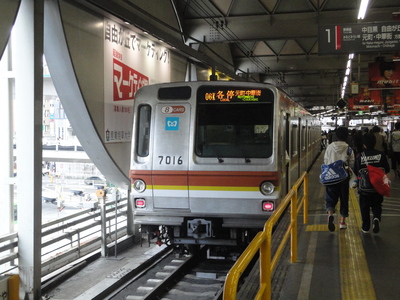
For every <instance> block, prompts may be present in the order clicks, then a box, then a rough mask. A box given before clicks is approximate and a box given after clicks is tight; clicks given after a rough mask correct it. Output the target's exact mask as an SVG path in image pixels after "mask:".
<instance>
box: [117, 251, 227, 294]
mask: <svg viewBox="0 0 400 300" xmlns="http://www.w3.org/2000/svg"><path fill="white" fill-rule="evenodd" d="M206 253H207V249H206V247H203V249H201V250H200V251H197V252H195V253H194V254H187V255H182V254H177V253H176V252H174V251H172V250H171V251H170V252H169V253H168V254H167V255H165V256H164V257H163V258H162V259H160V260H159V261H157V262H155V263H153V264H152V265H151V266H149V267H148V268H146V269H145V270H143V271H142V272H141V274H139V275H137V276H136V277H135V278H132V279H131V280H130V281H129V282H127V283H126V284H125V285H124V286H122V287H121V288H119V289H118V291H114V293H113V295H112V296H111V297H110V298H109V299H113V300H139V299H141V300H142V299H164V300H168V299H170V300H180V299H185V300H186V299H191V300H192V299H193V300H196V299H202V300H208V299H210V300H211V299H213V300H217V299H222V291H223V285H224V282H225V276H226V274H227V273H228V271H229V270H230V268H231V267H232V265H233V263H234V261H233V260H232V259H229V260H225V259H221V258H219V259H207V255H206Z"/></svg>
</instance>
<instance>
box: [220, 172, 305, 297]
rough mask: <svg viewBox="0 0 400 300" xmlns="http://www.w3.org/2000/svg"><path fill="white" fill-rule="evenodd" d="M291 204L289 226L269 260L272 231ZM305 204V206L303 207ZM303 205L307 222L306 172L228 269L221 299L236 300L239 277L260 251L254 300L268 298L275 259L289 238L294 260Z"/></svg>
mask: <svg viewBox="0 0 400 300" xmlns="http://www.w3.org/2000/svg"><path fill="white" fill-rule="evenodd" d="M301 186H303V197H302V199H301V200H300V201H298V192H299V188H300V187H301ZM289 204H290V207H291V209H290V214H291V219H290V226H289V227H288V229H287V231H286V233H285V234H284V237H283V239H282V241H281V243H280V244H279V246H278V248H277V250H276V253H275V255H274V256H273V257H272V259H271V255H272V251H271V247H272V228H273V227H274V225H275V223H276V222H277V221H278V220H279V218H280V217H281V216H282V214H283V213H284V212H285V210H286V208H287V207H288V206H289ZM303 204H304V205H303ZM302 206H303V222H304V224H307V223H308V173H307V172H304V173H303V174H302V176H301V177H300V178H299V179H298V180H297V181H296V183H295V184H294V185H293V187H292V189H291V190H290V191H289V193H288V194H287V195H286V197H285V198H284V200H283V202H282V203H281V205H280V206H279V207H278V209H277V210H276V211H275V212H274V213H273V214H272V216H271V217H270V218H269V219H268V221H267V222H266V223H265V225H264V230H263V231H261V232H259V233H258V234H257V235H256V236H255V238H254V239H253V241H252V242H251V243H250V244H249V246H248V247H247V248H246V250H245V251H244V252H243V253H242V255H241V256H240V257H239V259H238V260H237V261H236V263H235V264H234V265H233V267H232V268H231V270H230V271H229V272H228V275H227V278H226V280H225V286H224V296H223V299H224V300H235V299H236V294H237V286H238V282H239V279H240V277H241V276H242V274H243V272H244V271H245V270H246V268H247V266H248V265H249V264H250V262H251V260H252V259H253V257H254V256H255V255H256V254H257V252H258V251H260V259H259V261H260V288H259V290H258V293H257V295H256V297H255V299H262V300H267V299H268V300H269V299H271V279H272V273H273V271H274V269H275V267H276V265H277V263H278V260H279V258H280V256H281V254H282V252H283V249H284V248H285V245H286V242H287V240H288V238H289V236H290V237H291V259H290V261H291V262H292V263H294V262H296V260H297V217H298V214H299V211H300V209H301V207H302Z"/></svg>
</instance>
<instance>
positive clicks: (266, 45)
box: [77, 0, 400, 110]
mask: <svg viewBox="0 0 400 300" xmlns="http://www.w3.org/2000/svg"><path fill="white" fill-rule="evenodd" d="M77 2H80V3H82V4H84V5H86V6H88V5H89V6H90V5H92V6H95V7H97V8H101V9H104V10H105V11H107V12H108V13H109V14H111V15H114V16H117V17H118V18H120V19H122V20H124V21H127V22H129V23H130V24H132V25H134V26H136V27H137V28H140V29H142V30H144V31H148V32H149V33H150V34H152V35H154V36H155V37H156V38H157V39H161V40H163V41H164V42H166V43H168V44H170V45H173V46H175V47H176V49H177V50H179V51H181V52H182V53H184V54H185V55H187V56H188V57H189V58H191V59H193V61H198V62H201V63H204V64H205V65H210V66H212V65H214V66H215V67H216V69H217V70H220V71H222V72H224V73H226V74H228V75H230V76H231V77H232V78H234V79H236V80H239V79H241V78H242V79H245V80H251V81H257V82H271V83H274V84H276V85H278V86H279V87H281V88H283V89H284V90H285V91H286V92H287V93H289V94H290V95H291V96H292V98H293V99H294V100H295V101H297V102H300V103H301V104H302V105H303V106H305V107H307V108H309V109H314V110H324V109H326V108H327V107H329V106H332V105H335V104H336V103H337V101H338V100H339V98H340V90H341V84H342V81H343V77H344V72H345V68H346V63H347V60H348V54H340V55H339V54H335V55H320V54H319V51H318V26H319V25H332V24H334V25H340V24H348V23H351V24H353V23H354V24H355V23H357V22H361V21H357V15H358V8H359V4H360V1H359V0H170V1H167V0H163V1H154V0H153V1H141V0H135V1H133V0H89V1H83V0H80V1H77ZM399 11H400V0H370V5H369V9H368V12H367V14H366V17H365V19H364V20H363V21H362V22H382V21H392V18H393V17H392V14H393V13H395V12H399ZM189 48H190V49H189ZM193 49H194V50H195V51H192V50H193ZM376 57H385V59H386V60H392V59H393V52H383V53H377V52H369V53H362V54H360V55H356V56H355V59H354V60H353V64H352V79H353V80H354V81H356V82H359V83H360V85H367V84H368V73H367V66H368V63H369V62H372V61H374V60H375V58H376ZM347 91H348V94H349V93H350V87H348V89H347ZM345 99H346V97H345Z"/></svg>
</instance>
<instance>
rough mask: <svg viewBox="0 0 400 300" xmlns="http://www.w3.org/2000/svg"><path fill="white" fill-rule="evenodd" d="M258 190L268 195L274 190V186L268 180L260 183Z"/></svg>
mask: <svg viewBox="0 0 400 300" xmlns="http://www.w3.org/2000/svg"><path fill="white" fill-rule="evenodd" d="M260 191H261V193H262V194H263V195H270V194H272V193H273V192H274V191H275V186H274V185H273V184H272V183H271V182H268V181H264V182H263V183H261V186H260Z"/></svg>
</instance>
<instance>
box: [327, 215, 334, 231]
mask: <svg viewBox="0 0 400 300" xmlns="http://www.w3.org/2000/svg"><path fill="white" fill-rule="evenodd" d="M333 220H334V217H333V215H329V216H328V229H329V231H335V224H334V223H333Z"/></svg>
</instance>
